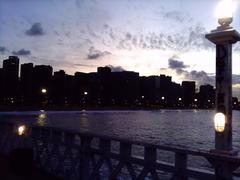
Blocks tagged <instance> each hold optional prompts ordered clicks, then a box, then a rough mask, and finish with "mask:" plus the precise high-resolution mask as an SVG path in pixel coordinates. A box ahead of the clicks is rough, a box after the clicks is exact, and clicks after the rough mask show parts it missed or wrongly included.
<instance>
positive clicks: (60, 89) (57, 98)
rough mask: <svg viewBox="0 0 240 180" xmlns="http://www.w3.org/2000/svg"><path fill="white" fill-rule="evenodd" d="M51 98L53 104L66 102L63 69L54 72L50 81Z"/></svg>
mask: <svg viewBox="0 0 240 180" xmlns="http://www.w3.org/2000/svg"><path fill="white" fill-rule="evenodd" d="M51 90H52V91H51V92H52V93H51V99H52V101H53V104H60V105H61V104H65V102H66V104H67V97H66V74H65V72H64V71H63V70H60V71H56V72H54V75H53V78H52V83H51Z"/></svg>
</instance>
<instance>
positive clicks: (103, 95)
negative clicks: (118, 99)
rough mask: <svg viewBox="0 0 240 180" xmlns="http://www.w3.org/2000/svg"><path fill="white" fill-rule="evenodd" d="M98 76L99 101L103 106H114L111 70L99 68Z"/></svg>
mask: <svg viewBox="0 0 240 180" xmlns="http://www.w3.org/2000/svg"><path fill="white" fill-rule="evenodd" d="M97 74H98V78H99V83H100V87H99V89H98V90H99V99H100V102H101V104H103V105H110V104H112V93H113V92H112V90H111V89H112V81H111V68H109V67H107V66H106V67H98V68H97Z"/></svg>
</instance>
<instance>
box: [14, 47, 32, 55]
mask: <svg viewBox="0 0 240 180" xmlns="http://www.w3.org/2000/svg"><path fill="white" fill-rule="evenodd" d="M12 54H13V55H16V56H28V55H30V54H31V51H29V50H25V49H20V50H19V51H13V52H12Z"/></svg>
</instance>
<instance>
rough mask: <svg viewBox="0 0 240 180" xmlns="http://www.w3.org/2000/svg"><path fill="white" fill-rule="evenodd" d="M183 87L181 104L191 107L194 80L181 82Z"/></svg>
mask: <svg viewBox="0 0 240 180" xmlns="http://www.w3.org/2000/svg"><path fill="white" fill-rule="evenodd" d="M182 89H183V104H184V106H185V107H191V106H192V105H193V103H194V97H195V90H196V86H195V81H183V82H182Z"/></svg>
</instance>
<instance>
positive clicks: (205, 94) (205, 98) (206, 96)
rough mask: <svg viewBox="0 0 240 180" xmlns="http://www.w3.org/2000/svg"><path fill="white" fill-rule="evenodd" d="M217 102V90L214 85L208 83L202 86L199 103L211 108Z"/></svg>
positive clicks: (201, 105) (203, 106)
mask: <svg viewBox="0 0 240 180" xmlns="http://www.w3.org/2000/svg"><path fill="white" fill-rule="evenodd" d="M214 103H215V90H214V87H213V86H211V85H209V84H206V85H202V86H200V91H199V105H200V107H201V108H211V107H213V106H214Z"/></svg>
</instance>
